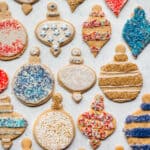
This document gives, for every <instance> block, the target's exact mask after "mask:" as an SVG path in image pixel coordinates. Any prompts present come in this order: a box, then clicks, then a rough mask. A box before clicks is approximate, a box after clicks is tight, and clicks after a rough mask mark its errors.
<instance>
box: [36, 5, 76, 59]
mask: <svg viewBox="0 0 150 150" xmlns="http://www.w3.org/2000/svg"><path fill="white" fill-rule="evenodd" d="M47 8H48V13H47V19H46V20H44V21H42V22H40V23H39V24H38V25H37V27H36V29H35V34H36V37H37V38H38V40H40V41H41V42H42V43H43V44H45V45H47V46H50V47H51V48H50V50H51V52H52V54H53V55H54V56H55V57H57V56H58V55H59V54H60V52H61V49H60V47H62V46H64V45H66V44H68V43H69V42H71V41H72V39H73V38H74V35H75V28H74V26H73V25H72V24H71V23H69V22H67V21H65V20H63V19H61V18H60V14H59V12H58V10H57V5H56V4H55V3H49V4H48V6H47Z"/></svg>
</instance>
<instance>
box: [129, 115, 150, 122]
mask: <svg viewBox="0 0 150 150" xmlns="http://www.w3.org/2000/svg"><path fill="white" fill-rule="evenodd" d="M132 122H150V115H141V116H132V115H130V116H128V117H127V118H126V123H132Z"/></svg>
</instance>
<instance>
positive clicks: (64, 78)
mask: <svg viewBox="0 0 150 150" xmlns="http://www.w3.org/2000/svg"><path fill="white" fill-rule="evenodd" d="M71 54H72V57H71V59H70V64H69V65H67V66H65V67H63V68H62V69H60V70H59V71H58V75H57V76H58V81H59V83H60V85H61V86H62V87H64V88H65V89H67V90H68V91H70V92H71V93H72V98H73V99H74V100H75V101H76V102H80V101H81V99H82V93H84V92H86V91H88V90H89V89H90V88H92V87H93V86H94V85H95V83H96V74H95V72H94V71H93V70H92V69H91V68H89V67H88V66H86V65H84V64H83V58H82V57H81V51H80V50H79V49H77V48H74V49H73V50H72V53H71Z"/></svg>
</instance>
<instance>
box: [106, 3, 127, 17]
mask: <svg viewBox="0 0 150 150" xmlns="http://www.w3.org/2000/svg"><path fill="white" fill-rule="evenodd" d="M127 1H128V0H105V2H106V4H107V5H108V7H109V8H110V9H111V10H112V11H113V13H114V14H115V15H116V16H117V17H118V16H119V14H120V12H121V9H122V8H123V7H124V5H125V4H126V3H127Z"/></svg>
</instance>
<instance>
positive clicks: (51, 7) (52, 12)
mask: <svg viewBox="0 0 150 150" xmlns="http://www.w3.org/2000/svg"><path fill="white" fill-rule="evenodd" d="M47 9H48V13H47V17H48V18H49V17H59V12H58V8H57V4H56V3H54V2H50V3H48V5H47Z"/></svg>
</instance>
